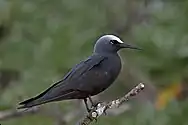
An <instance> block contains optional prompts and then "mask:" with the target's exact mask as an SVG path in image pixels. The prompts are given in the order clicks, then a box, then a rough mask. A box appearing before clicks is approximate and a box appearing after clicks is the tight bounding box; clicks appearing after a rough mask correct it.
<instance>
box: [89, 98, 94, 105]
mask: <svg viewBox="0 0 188 125" xmlns="http://www.w3.org/2000/svg"><path fill="white" fill-rule="evenodd" d="M88 98H89V101H90V103H91V105H92V106H95V103H94V102H93V100H92V99H91V97H90V96H89V97H88Z"/></svg>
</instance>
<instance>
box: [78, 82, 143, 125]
mask: <svg viewBox="0 0 188 125" xmlns="http://www.w3.org/2000/svg"><path fill="white" fill-rule="evenodd" d="M143 89H144V84H143V83H140V84H138V85H137V86H136V87H134V88H133V89H132V90H131V91H130V92H129V93H127V94H126V95H125V96H123V97H121V98H119V99H117V100H113V101H111V102H109V103H99V104H98V105H97V106H96V107H94V108H93V109H92V111H91V112H90V113H89V114H88V115H87V116H86V117H85V118H84V119H83V120H81V121H80V122H78V123H77V125H89V124H90V123H91V122H92V121H94V120H97V118H98V117H99V116H101V115H102V114H105V113H106V110H107V109H112V108H118V107H119V106H120V105H121V104H123V103H124V102H126V101H128V100H129V99H130V98H131V97H133V96H136V95H137V94H138V93H139V92H141V91H142V90H143Z"/></svg>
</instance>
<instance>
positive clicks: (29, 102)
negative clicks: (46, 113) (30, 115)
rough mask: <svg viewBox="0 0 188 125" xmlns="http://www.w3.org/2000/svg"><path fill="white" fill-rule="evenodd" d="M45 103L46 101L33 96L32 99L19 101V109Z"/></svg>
mask: <svg viewBox="0 0 188 125" xmlns="http://www.w3.org/2000/svg"><path fill="white" fill-rule="evenodd" d="M44 103H45V102H44V101H41V100H40V98H39V99H37V98H31V99H28V100H25V101H23V102H20V103H19V105H20V106H19V107H18V109H22V108H30V107H33V106H37V105H41V104H44Z"/></svg>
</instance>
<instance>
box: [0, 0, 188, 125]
mask: <svg viewBox="0 0 188 125" xmlns="http://www.w3.org/2000/svg"><path fill="white" fill-rule="evenodd" d="M187 15H188V0H181V1H180V0H116V1H114V0H95V1H94V0H0V123H1V124H2V125H34V124H35V125H71V124H75V123H76V122H77V121H78V120H79V119H80V118H82V117H83V116H84V115H85V114H86V112H85V108H84V106H83V103H82V102H81V101H79V100H74V101H64V102H58V103H50V104H46V105H43V106H41V107H40V109H36V111H34V112H32V113H26V114H24V115H14V116H10V117H6V116H8V115H7V114H9V113H10V114H11V113H14V111H15V109H16V107H17V104H18V103H19V102H20V101H22V100H24V99H26V98H29V97H32V96H34V95H36V94H38V93H40V92H41V91H43V90H44V89H46V88H47V87H48V86H50V85H51V84H52V83H54V82H56V81H58V80H59V79H61V78H62V77H63V76H64V75H65V73H66V72H68V71H69V70H70V68H71V67H72V66H74V65H75V64H76V63H78V62H80V61H81V60H83V59H85V58H87V56H89V55H90V54H91V53H92V49H93V45H94V43H95V41H96V40H97V39H98V38H99V37H100V36H102V35H104V34H115V35H117V36H119V37H120V38H121V39H123V40H124V41H125V42H127V43H131V44H135V45H137V46H139V47H141V48H142V49H143V51H133V50H123V51H121V52H120V54H121V57H122V62H123V69H122V72H121V74H120V76H119V78H118V79H117V80H116V82H115V84H114V85H112V86H111V87H110V88H109V89H108V90H107V91H105V92H104V93H102V94H100V95H98V96H97V97H95V98H96V100H100V101H108V100H112V99H116V98H118V97H121V96H123V95H124V94H125V93H126V92H128V90H130V89H131V88H132V87H134V86H135V85H136V84H138V83H139V82H143V83H145V85H146V89H145V90H144V92H142V93H141V94H139V95H138V96H137V97H135V98H134V99H133V100H131V101H130V102H129V103H127V104H125V105H123V106H122V107H121V109H120V111H119V110H118V109H117V110H113V111H109V115H107V116H103V117H100V118H99V120H98V121H97V123H93V125H94V124H95V125H114V124H116V125H187V124H188V120H187V117H188V105H187V103H188V101H187V96H188V16H187Z"/></svg>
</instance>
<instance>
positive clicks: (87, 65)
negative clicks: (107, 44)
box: [47, 54, 107, 93]
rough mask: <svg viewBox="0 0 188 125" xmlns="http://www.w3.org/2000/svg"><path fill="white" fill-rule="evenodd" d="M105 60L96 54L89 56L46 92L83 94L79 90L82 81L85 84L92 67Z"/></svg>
mask: <svg viewBox="0 0 188 125" xmlns="http://www.w3.org/2000/svg"><path fill="white" fill-rule="evenodd" d="M106 58H107V57H104V56H101V55H97V54H95V55H92V56H90V57H89V58H88V59H87V60H84V61H82V62H80V63H79V64H77V65H76V66H75V67H74V68H72V70H71V71H70V72H69V73H68V74H67V75H65V77H64V79H63V80H61V81H59V82H57V83H55V84H54V85H53V86H52V87H50V88H49V89H48V90H47V91H50V90H51V91H53V92H55V93H58V92H62V91H65V90H75V91H83V92H84V89H81V88H80V85H81V84H83V82H84V81H85V82H87V74H91V73H89V72H90V71H91V70H92V69H93V68H94V67H97V66H98V65H100V64H101V62H102V61H104V60H105V59H106ZM83 78H84V79H83ZM82 80H83V81H82ZM79 81H80V82H79ZM91 87H92V86H91Z"/></svg>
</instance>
